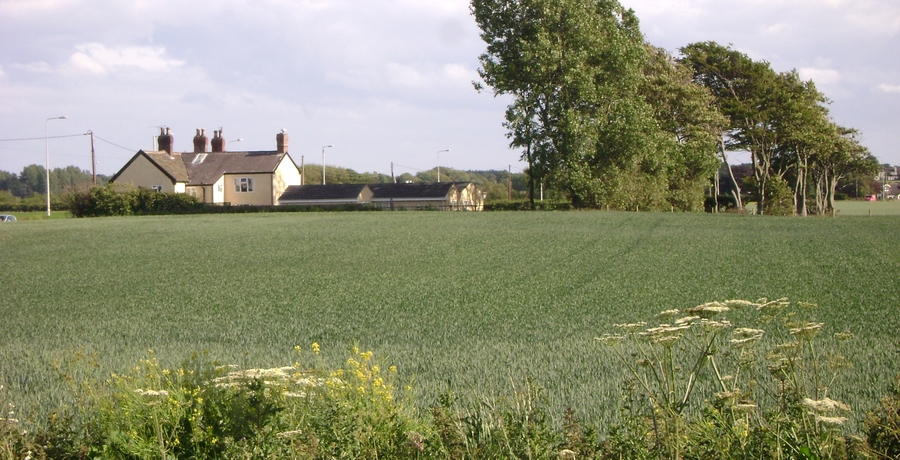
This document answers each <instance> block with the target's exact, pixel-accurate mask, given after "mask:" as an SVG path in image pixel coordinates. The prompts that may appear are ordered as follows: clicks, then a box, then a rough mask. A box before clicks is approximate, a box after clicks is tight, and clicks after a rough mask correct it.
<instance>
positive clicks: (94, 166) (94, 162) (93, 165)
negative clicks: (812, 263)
mask: <svg viewBox="0 0 900 460" xmlns="http://www.w3.org/2000/svg"><path fill="white" fill-rule="evenodd" d="M88 133H90V135H91V175H93V176H94V185H95V186H96V185H97V157H96V156H94V132H93V131H88Z"/></svg>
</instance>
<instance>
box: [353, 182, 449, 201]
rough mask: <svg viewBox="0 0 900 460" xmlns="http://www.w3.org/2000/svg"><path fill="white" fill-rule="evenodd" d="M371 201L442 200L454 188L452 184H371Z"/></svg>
mask: <svg viewBox="0 0 900 460" xmlns="http://www.w3.org/2000/svg"><path fill="white" fill-rule="evenodd" d="M369 188H370V189H371V190H372V194H373V196H372V200H427V199H431V200H434V199H442V198H445V197H446V196H447V194H448V193H450V190H451V189H452V188H454V184H453V182H440V183H436V184H390V183H389V184H371V185H369Z"/></svg>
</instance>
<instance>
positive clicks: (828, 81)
mask: <svg viewBox="0 0 900 460" xmlns="http://www.w3.org/2000/svg"><path fill="white" fill-rule="evenodd" d="M799 72H800V78H802V79H804V80H812V81H814V82H816V84H817V85H823V86H830V85H834V84H837V83H838V82H840V81H841V73H840V72H838V71H837V70H832V69H816V68H812V67H803V68H801V69H800V70H799Z"/></svg>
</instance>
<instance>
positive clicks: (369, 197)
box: [279, 182, 484, 211]
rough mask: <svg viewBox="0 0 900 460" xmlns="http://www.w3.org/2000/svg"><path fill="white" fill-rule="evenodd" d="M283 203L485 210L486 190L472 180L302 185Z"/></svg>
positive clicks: (405, 208)
mask: <svg viewBox="0 0 900 460" xmlns="http://www.w3.org/2000/svg"><path fill="white" fill-rule="evenodd" d="M279 203H281V204H283V205H285V204H292V205H303V206H335V205H350V204H354V205H371V206H373V207H376V208H379V209H386V210H438V211H483V210H484V193H482V192H481V191H480V190H478V188H477V187H476V186H475V184H473V183H470V182H443V183H437V184H393V183H388V184H368V185H366V184H329V185H302V186H293V187H289V188H288V189H287V190H286V191H285V193H284V194H283V195H282V196H281V198H280V199H279Z"/></svg>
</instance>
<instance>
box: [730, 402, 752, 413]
mask: <svg viewBox="0 0 900 460" xmlns="http://www.w3.org/2000/svg"><path fill="white" fill-rule="evenodd" d="M734 410H736V411H738V412H751V411H754V410H756V404H753V403H740V404H735V405H734Z"/></svg>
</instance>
